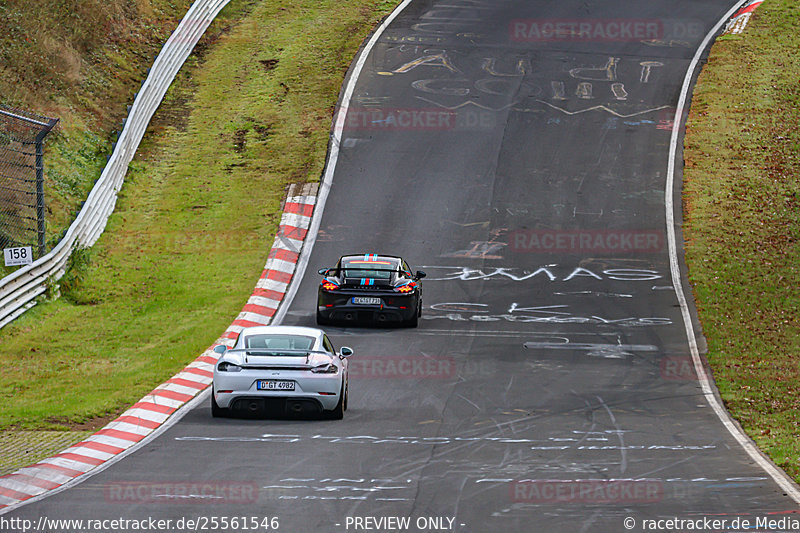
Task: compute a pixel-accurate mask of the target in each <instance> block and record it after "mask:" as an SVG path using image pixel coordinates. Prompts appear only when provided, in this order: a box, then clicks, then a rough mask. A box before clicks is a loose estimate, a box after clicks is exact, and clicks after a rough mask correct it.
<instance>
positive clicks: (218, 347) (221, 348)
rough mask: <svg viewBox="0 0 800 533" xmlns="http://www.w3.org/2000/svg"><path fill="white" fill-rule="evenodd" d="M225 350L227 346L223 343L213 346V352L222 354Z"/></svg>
mask: <svg viewBox="0 0 800 533" xmlns="http://www.w3.org/2000/svg"><path fill="white" fill-rule="evenodd" d="M227 351H228V347H227V346H225V345H224V344H217V345H216V346H214V353H218V354H220V355H222V354H224V353H225V352H227Z"/></svg>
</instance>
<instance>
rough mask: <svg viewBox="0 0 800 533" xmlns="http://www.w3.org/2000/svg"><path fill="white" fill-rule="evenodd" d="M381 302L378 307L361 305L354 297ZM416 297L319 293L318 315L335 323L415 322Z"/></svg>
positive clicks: (384, 294)
mask: <svg viewBox="0 0 800 533" xmlns="http://www.w3.org/2000/svg"><path fill="white" fill-rule="evenodd" d="M359 296H369V297H376V298H380V300H381V303H380V304H372V305H362V304H355V303H353V298H354V297H359ZM418 302H419V296H418V295H417V294H408V295H406V294H386V293H378V294H375V293H373V292H368V291H364V292H360V291H359V292H356V291H342V292H336V293H332V292H327V291H322V290H320V292H319V296H318V298H317V314H318V315H319V316H320V317H322V318H324V319H326V320H330V321H335V322H373V323H399V322H406V321H409V320H411V319H412V318H414V316H415V315H416V314H417V312H418Z"/></svg>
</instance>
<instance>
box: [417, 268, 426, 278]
mask: <svg viewBox="0 0 800 533" xmlns="http://www.w3.org/2000/svg"><path fill="white" fill-rule="evenodd" d="M425 276H427V274H426V273H425V272H423V271H422V270H417V275H416V278H417V279H422V278H424V277H425Z"/></svg>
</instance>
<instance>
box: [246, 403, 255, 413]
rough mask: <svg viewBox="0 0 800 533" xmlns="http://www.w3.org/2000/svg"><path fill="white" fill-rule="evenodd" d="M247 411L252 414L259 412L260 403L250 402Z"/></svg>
mask: <svg viewBox="0 0 800 533" xmlns="http://www.w3.org/2000/svg"><path fill="white" fill-rule="evenodd" d="M247 410H248V411H250V412H251V413H255V412H256V411H258V402H250V403H248V404H247Z"/></svg>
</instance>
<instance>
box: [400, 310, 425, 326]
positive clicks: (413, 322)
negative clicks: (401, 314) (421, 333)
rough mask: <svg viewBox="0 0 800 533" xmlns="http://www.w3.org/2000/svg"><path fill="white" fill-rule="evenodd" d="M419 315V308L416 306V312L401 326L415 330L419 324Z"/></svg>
mask: <svg viewBox="0 0 800 533" xmlns="http://www.w3.org/2000/svg"><path fill="white" fill-rule="evenodd" d="M420 314H421V310H420V308H419V306H417V311H416V312H415V313H414V316H412V317H411V318H409V319H408V320H406V321H405V322H403V325H404V326H405V327H407V328H415V327H417V324H418V323H419V316H420Z"/></svg>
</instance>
